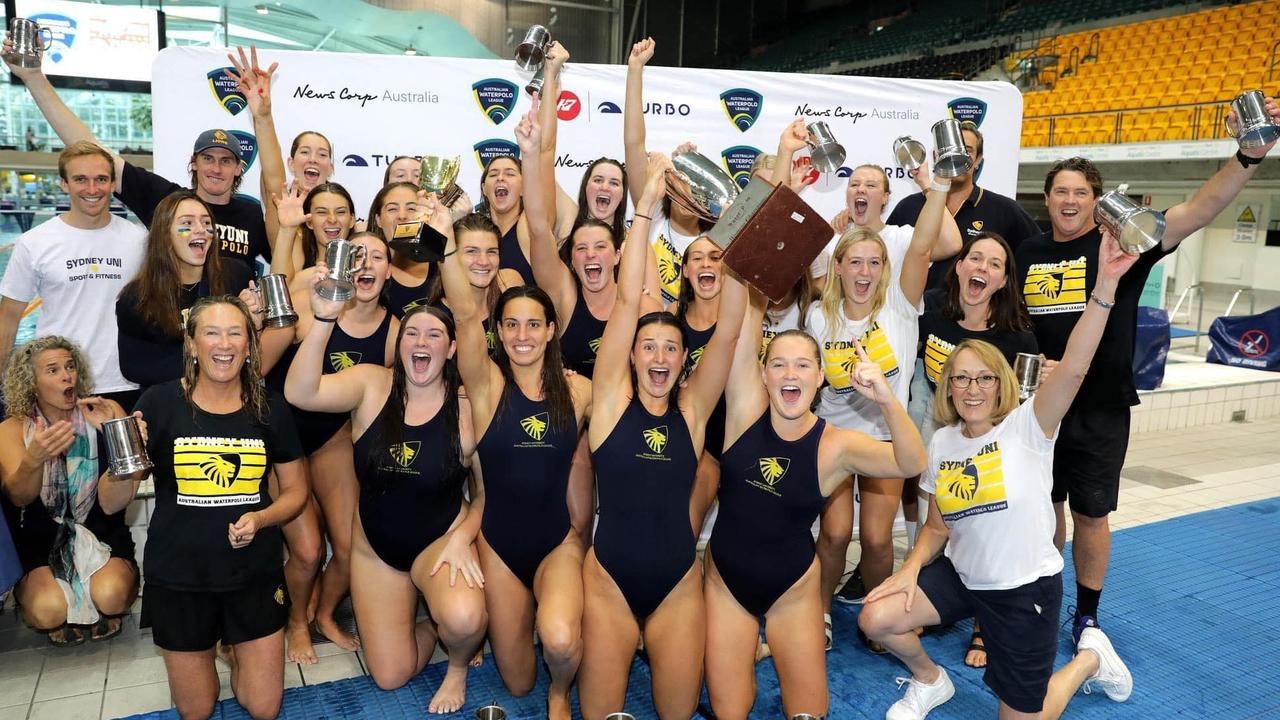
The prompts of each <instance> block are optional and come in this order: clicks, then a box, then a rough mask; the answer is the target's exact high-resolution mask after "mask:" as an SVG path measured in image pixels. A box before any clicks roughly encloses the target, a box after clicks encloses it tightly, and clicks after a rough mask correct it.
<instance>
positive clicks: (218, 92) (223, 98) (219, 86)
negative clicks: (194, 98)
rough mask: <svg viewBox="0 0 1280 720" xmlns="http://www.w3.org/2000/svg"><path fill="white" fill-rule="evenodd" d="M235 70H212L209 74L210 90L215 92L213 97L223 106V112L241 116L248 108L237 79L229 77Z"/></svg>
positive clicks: (225, 68)
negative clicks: (241, 112) (242, 111)
mask: <svg viewBox="0 0 1280 720" xmlns="http://www.w3.org/2000/svg"><path fill="white" fill-rule="evenodd" d="M233 69H234V68H229V67H220V68H215V69H213V70H210V71H209V73H208V78H209V89H210V90H211V91H213V97H214V99H215V100H217V101H218V104H219V105H221V106H222V109H223V110H226V111H227V112H229V113H231V114H232V115H238V114H240V111H241V110H244V109H245V107H247V106H248V104H249V103H248V101H247V100H245V97H244V93H242V92H240V88H239V86H238V85H236V80H235V78H233V77H231V76H230V75H228V74H227V73H228V72H231V71H232V70H233Z"/></svg>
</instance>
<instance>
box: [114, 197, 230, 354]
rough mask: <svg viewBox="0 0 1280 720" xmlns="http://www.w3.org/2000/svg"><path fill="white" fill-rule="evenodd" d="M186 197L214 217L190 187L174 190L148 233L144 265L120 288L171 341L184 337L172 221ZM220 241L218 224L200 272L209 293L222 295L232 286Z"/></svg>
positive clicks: (157, 209) (166, 199)
mask: <svg viewBox="0 0 1280 720" xmlns="http://www.w3.org/2000/svg"><path fill="white" fill-rule="evenodd" d="M187 200H192V201H194V202H198V203H200V207H201V208H203V209H204V211H205V212H206V213H208V214H209V218H210V219H212V218H213V211H212V210H211V209H209V205H208V204H207V203H206V202H205V201H204V200H201V199H200V196H198V195H196V194H195V193H194V192H192V191H190V190H175V191H173V192H172V193H170V194H169V196H168V197H166V198H165V199H163V200H161V201H160V204H159V205H157V206H156V211H155V215H153V216H152V219H151V229H150V230H148V232H147V248H146V250H145V251H144V254H143V256H142V267H140V268H139V269H138V274H137V275H135V276H134V278H133V279H132V280H130V281H129V283H128V284H126V285H125V286H124V288H123V289H122V290H121V291H120V293H121V294H122V295H123V294H125V293H128V294H129V295H130V296H131V298H132V300H133V301H134V302H135V303H136V308H137V311H138V314H139V315H140V316H142V319H143V320H145V321H146V323H147V324H148V325H150V326H151V327H152V328H153V329H155V330H157V331H159V332H160V334H161V335H163V336H164V337H167V338H169V339H171V340H176V339H178V338H179V337H181V336H182V321H181V319H180V318H181V310H182V309H181V308H179V307H178V296H179V295H180V294H181V291H182V281H181V280H180V279H179V276H178V254H177V253H176V252H175V251H174V249H173V224H174V222H175V221H176V220H177V217H178V206H179V205H181V204H182V203H183V202H185V201H187ZM221 244H222V243H221V241H219V239H218V229H217V225H216V223H215V225H214V229H213V230H212V232H211V236H210V238H209V249H208V251H207V252H205V256H204V269H203V271H202V273H201V278H202V280H203V281H204V282H206V283H208V287H209V294H210V295H221V294H223V293H225V292H227V290H229V289H230V288H228V287H227V286H226V281H225V279H224V275H223V272H222V250H221Z"/></svg>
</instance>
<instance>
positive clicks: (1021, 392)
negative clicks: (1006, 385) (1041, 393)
mask: <svg viewBox="0 0 1280 720" xmlns="http://www.w3.org/2000/svg"><path fill="white" fill-rule="evenodd" d="M1013 374H1014V376H1015V377H1017V378H1018V402H1026V400H1027V398H1029V397H1031V396H1032V395H1034V394H1035V392H1036V390H1038V389H1040V356H1039V355H1032V354H1031V353H1018V356H1017V357H1015V358H1014V359H1013Z"/></svg>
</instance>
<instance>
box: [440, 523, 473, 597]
mask: <svg viewBox="0 0 1280 720" xmlns="http://www.w3.org/2000/svg"><path fill="white" fill-rule="evenodd" d="M445 565H448V566H449V587H453V586H454V584H456V583H457V581H458V573H462V579H463V580H464V581H466V583H467V587H469V588H476V587H481V588H482V587H484V573H482V572H480V559H479V557H477V556H476V546H475V545H473V544H471V543H470V542H467V540H466V539H465V538H463V537H462V535H461V534H459V533H458V532H457V531H456V530H455V531H454V532H451V533H449V539H448V540H447V541H445V544H444V549H443V550H441V551H440V557H438V558H436V564H435V565H433V566H432V567H431V573H430V575H431V577H435V576H436V573H437V572H439V571H440V568H442V567H444V566H445Z"/></svg>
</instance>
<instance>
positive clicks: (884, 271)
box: [822, 225, 893, 332]
mask: <svg viewBox="0 0 1280 720" xmlns="http://www.w3.org/2000/svg"><path fill="white" fill-rule="evenodd" d="M860 242H873V243H875V244H876V246H877V247H879V248H880V263H881V271H880V282H879V283H878V284H877V285H876V288H875V290H874V291H873V292H872V295H871V313H870V315H868V318H869V319H870V320H873V321H874V320H875V317H876V315H877V314H878V313H879V312H880V309H881V308H883V307H884V302H885V296H886V295H887V294H888V292H889V284H890V283H892V282H893V273H892V272H891V268H890V266H889V251H888V249H887V248H886V247H885V244H884V240H883V239H881V237H880V235H878V234H877V233H873V232H871V231H870V230H867V229H866V228H860V227H858V226H856V225H855V226H853V227H851V228H849V230H848V231H847V232H845V234H844V235H842V236H841V237H840V241H839V242H837V243H836V249H835V252H833V253H831V258H832V260H833V267H834V261H840V262H843V259H844V254H845V253H846V252H848V251H849V248H851V247H853V246H854V245H856V244H858V243H860ZM843 304H844V280H843V278H841V277H840V273H838V272H828V273H827V284H826V286H825V287H824V288H823V289H822V314H823V316H824V317H825V318H826V321H827V331H828V332H835V329H836V328H838V327H840V318H841V315H842V312H843V311H842V310H841V306H842V305H843Z"/></svg>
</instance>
